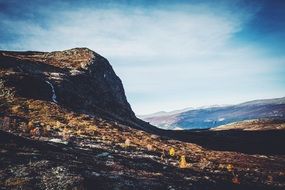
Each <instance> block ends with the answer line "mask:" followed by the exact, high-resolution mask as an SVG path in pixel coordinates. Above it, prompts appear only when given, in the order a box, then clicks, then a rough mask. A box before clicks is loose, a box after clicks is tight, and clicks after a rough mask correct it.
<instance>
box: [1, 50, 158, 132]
mask: <svg viewBox="0 0 285 190" xmlns="http://www.w3.org/2000/svg"><path fill="white" fill-rule="evenodd" d="M0 63H1V64H0V70H1V73H0V76H1V79H2V80H4V81H5V84H6V85H7V86H8V87H11V88H13V89H15V92H16V95H17V96H20V97H23V98H28V99H34V100H44V101H52V102H54V103H56V104H58V105H60V106H63V107H66V108H69V109H71V110H74V111H79V112H84V113H88V114H93V115H97V116H102V117H105V118H110V119H114V120H117V121H120V122H124V123H128V124H129V125H132V126H133V127H136V128H140V127H141V126H144V130H151V129H152V130H155V128H153V127H151V126H150V125H148V124H146V123H144V122H143V121H141V120H139V119H137V118H136V116H135V114H134V112H133V111H132V109H131V107H130V104H129V103H128V102H127V99H126V96H125V92H124V88H123V85H122V82H121V80H120V78H119V77H118V76H117V75H116V74H115V72H114V70H113V69H112V66H111V65H110V63H109V62H108V60H107V59H105V58H104V57H102V56H101V55H99V54H97V53H95V52H93V51H91V50H90V49H88V48H74V49H70V50H65V51H55V52H31V51H28V52H8V51H0Z"/></svg>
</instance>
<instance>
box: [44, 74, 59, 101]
mask: <svg viewBox="0 0 285 190" xmlns="http://www.w3.org/2000/svg"><path fill="white" fill-rule="evenodd" d="M46 83H47V84H48V85H49V86H50V87H51V92H52V97H51V99H52V101H53V102H54V103H57V100H56V95H55V90H54V87H53V85H52V84H51V83H50V82H49V81H47V80H46Z"/></svg>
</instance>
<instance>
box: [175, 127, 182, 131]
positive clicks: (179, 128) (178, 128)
mask: <svg viewBox="0 0 285 190" xmlns="http://www.w3.org/2000/svg"><path fill="white" fill-rule="evenodd" d="M173 130H183V129H182V128H181V127H175V128H174V129H173Z"/></svg>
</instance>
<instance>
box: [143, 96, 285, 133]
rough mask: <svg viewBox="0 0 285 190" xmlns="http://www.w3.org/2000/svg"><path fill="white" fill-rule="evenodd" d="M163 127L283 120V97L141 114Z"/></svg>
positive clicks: (284, 114) (191, 127) (284, 98)
mask: <svg viewBox="0 0 285 190" xmlns="http://www.w3.org/2000/svg"><path fill="white" fill-rule="evenodd" d="M140 118H142V119H143V120H145V121H147V122H150V123H151V124H152V125H155V126H158V127H160V128H163V129H175V128H178V129H205V128H214V127H217V126H220V125H225V124H229V123H233V122H239V121H244V120H252V119H272V120H285V97H283V98H276V99H265V100H254V101H250V102H245V103H242V104H237V105H229V106H214V107H208V108H198V109H191V110H188V111H183V112H178V113H174V114H172V113H169V114H167V113H164V114H160V115H158V114H156V115H148V116H141V117H140Z"/></svg>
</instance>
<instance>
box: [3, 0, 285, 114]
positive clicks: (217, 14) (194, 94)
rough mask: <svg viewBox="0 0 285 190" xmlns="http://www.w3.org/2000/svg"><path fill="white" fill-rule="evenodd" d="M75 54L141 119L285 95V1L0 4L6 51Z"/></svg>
mask: <svg viewBox="0 0 285 190" xmlns="http://www.w3.org/2000/svg"><path fill="white" fill-rule="evenodd" d="M74 47H88V48H90V49H92V50H93V51H95V52H97V53H99V54H101V55H102V56H104V57H105V58H107V59H108V60H109V62H110V63H111V65H112V66H113V68H114V70H115V72H116V74H117V75H118V76H119V77H120V78H121V80H122V82H123V85H124V88H125V92H126V96H127V99H128V101H129V103H130V104H131V106H132V108H133V110H134V111H135V113H136V114H139V115H142V114H149V113H154V112H158V111H171V110H177V109H183V108H187V107H199V106H206V105H217V104H236V103H241V102H244V101H249V100H254V99H264V98H277V97H284V96H285V1H284V0H251V1H246V0H216V1H212V0H200V1H198V0H192V1H191V0H187V1H186V0H184V1H183V0H181V1H174V0H172V1H170V0H169V1H168V0H164V1H161V0H160V1H158V0H149V1H147V0H141V1H138V0H137V1H136V0H133V1H128V0H124V1H120V0H117V1H108V0H105V1H91V0H80V1H78V0H74V1H72V0H54V1H46V0H0V49H2V50H18V51H19V50H22V51H26V50H36V51H56V50H66V49H71V48H74Z"/></svg>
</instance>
